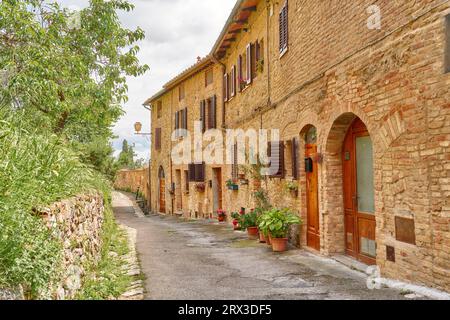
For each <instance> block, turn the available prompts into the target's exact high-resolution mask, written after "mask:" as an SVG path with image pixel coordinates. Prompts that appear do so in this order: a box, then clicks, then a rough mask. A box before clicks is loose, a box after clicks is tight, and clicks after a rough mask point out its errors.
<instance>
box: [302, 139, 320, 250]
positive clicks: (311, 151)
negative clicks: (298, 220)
mask: <svg viewBox="0 0 450 320" xmlns="http://www.w3.org/2000/svg"><path fill="white" fill-rule="evenodd" d="M305 149H306V152H305V158H307V159H308V158H311V159H312V158H314V156H315V155H316V154H317V145H314V144H307V145H306V147H305ZM318 180H319V173H318V165H317V162H316V161H313V166H312V170H309V172H306V200H307V201H306V205H307V220H308V221H307V245H308V247H310V248H313V249H315V250H318V251H319V250H320V223H319V188H318V186H319V183H318Z"/></svg>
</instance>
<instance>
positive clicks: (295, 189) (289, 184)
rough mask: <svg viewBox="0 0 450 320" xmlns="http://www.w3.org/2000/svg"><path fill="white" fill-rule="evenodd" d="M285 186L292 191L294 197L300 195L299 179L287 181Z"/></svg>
mask: <svg viewBox="0 0 450 320" xmlns="http://www.w3.org/2000/svg"><path fill="white" fill-rule="evenodd" d="M285 188H286V190H287V191H288V192H290V193H291V195H292V197H294V198H297V197H298V182H297V181H289V182H287V183H286V185H285Z"/></svg>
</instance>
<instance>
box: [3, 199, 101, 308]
mask: <svg viewBox="0 0 450 320" xmlns="http://www.w3.org/2000/svg"><path fill="white" fill-rule="evenodd" d="M38 211H39V212H38V213H36V214H37V215H39V216H40V217H41V218H42V219H43V220H44V221H45V223H46V224H47V226H48V228H49V229H51V230H52V232H53V233H54V235H55V236H56V237H57V238H58V239H59V240H60V241H61V242H62V244H63V254H62V260H61V265H60V270H61V272H62V275H61V281H60V283H53V284H49V286H48V288H49V290H48V291H47V292H42V294H41V297H40V298H41V299H54V300H66V299H73V298H74V297H75V295H76V294H77V292H78V290H79V289H80V288H81V284H82V280H83V276H84V275H85V267H86V266H87V265H89V264H92V263H97V262H98V260H99V259H100V253H101V252H100V251H101V247H102V240H101V230H102V225H103V220H104V212H105V204H104V200H103V196H102V195H101V194H99V193H96V192H91V193H86V194H83V195H79V196H76V197H73V198H71V199H68V200H63V201H60V202H57V203H54V204H52V205H51V206H49V207H46V208H41V209H39V210H38ZM2 299H3V300H23V299H24V292H23V290H22V288H21V287H20V286H19V287H17V288H14V289H12V290H0V300H2Z"/></svg>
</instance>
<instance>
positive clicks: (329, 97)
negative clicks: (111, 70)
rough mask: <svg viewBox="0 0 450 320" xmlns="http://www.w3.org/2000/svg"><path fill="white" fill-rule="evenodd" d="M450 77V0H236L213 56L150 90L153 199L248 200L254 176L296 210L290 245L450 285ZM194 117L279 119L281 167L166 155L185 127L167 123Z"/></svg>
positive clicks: (246, 203)
mask: <svg viewBox="0 0 450 320" xmlns="http://www.w3.org/2000/svg"><path fill="white" fill-rule="evenodd" d="M209 70H212V76H211V74H208V72H210V71H209ZM208 77H212V80H211V79H210V80H209V82H210V83H211V84H210V85H206V81H207V80H206V79H208ZM449 86H450V3H449V2H448V1H442V0H418V1H381V2H378V3H377V5H373V3H372V2H371V1H367V0H354V1H312V0H289V1H270V0H267V1H258V0H239V1H237V3H236V5H235V7H234V9H233V11H232V13H231V15H230V17H229V19H228V21H227V23H226V25H225V26H224V28H223V31H222V32H221V34H220V36H219V38H218V39H217V42H216V44H215V45H214V47H213V49H212V51H211V54H210V55H209V56H208V57H206V58H204V59H202V60H200V61H198V63H197V64H195V65H194V66H193V67H191V68H190V69H188V70H186V71H184V72H183V73H181V74H180V75H179V76H178V77H176V78H175V79H173V80H172V81H171V82H169V83H168V84H167V85H166V86H165V87H164V89H163V90H162V91H161V92H159V93H158V94H156V95H155V96H153V97H152V98H150V99H149V100H148V101H147V102H146V104H147V105H150V106H151V107H152V128H153V129H152V130H153V133H154V140H153V149H152V168H151V170H152V176H153V177H158V178H157V179H156V178H154V179H153V180H152V182H151V188H152V194H153V197H152V199H153V201H152V209H153V210H154V211H159V212H162V213H167V214H180V215H181V214H182V215H185V216H189V217H210V216H214V214H215V212H216V211H217V210H216V209H219V208H220V209H224V210H226V212H227V213H230V212H234V211H238V210H239V209H240V208H252V207H254V206H255V199H254V192H255V185H256V186H258V185H259V183H261V185H262V189H263V190H265V191H266V192H267V193H268V198H269V199H270V202H271V203H272V204H273V205H274V206H276V207H289V208H290V209H291V210H294V211H296V212H298V214H299V215H300V216H301V217H302V218H303V221H304V224H303V226H302V227H301V228H300V229H301V230H297V232H293V234H292V239H291V240H292V241H293V243H295V244H297V245H298V246H300V247H302V248H305V249H307V250H311V251H312V252H316V253H318V254H323V255H327V256H333V255H348V256H350V257H352V258H354V259H356V260H359V261H362V262H364V263H366V264H369V265H375V264H376V265H378V266H379V267H380V269H381V272H382V275H383V276H385V277H388V278H394V279H401V280H404V281H409V282H414V283H420V284H426V285H428V286H432V287H435V288H438V289H443V290H447V291H449V290H450V90H449ZM212 97H215V98H213V101H212V102H211V98H212ZM203 101H206V102H203ZM205 103H206V104H205ZM211 104H213V105H214V108H213V107H210V105H211ZM185 108H186V110H187V111H182V110H185ZM205 108H206V109H207V110H215V111H214V112H213V113H214V115H215V119H214V121H213V120H211V119H210V117H211V116H210V112H206V113H205V111H204V110H205ZM179 111H181V113H178V112H179ZM184 112H186V114H185V113H184ZM202 115H203V116H202ZM200 119H203V120H205V119H206V120H207V121H206V122H207V124H206V127H207V128H211V127H212V128H218V129H221V130H222V131H225V130H227V129H243V130H248V129H255V130H259V129H268V130H273V129H278V130H279V132H280V138H281V139H280V140H281V143H279V144H278V142H277V147H275V148H273V147H272V149H271V151H272V152H271V161H272V163H279V164H280V166H279V170H278V171H277V172H276V173H274V174H271V175H270V176H266V177H264V178H263V179H262V181H261V182H258V181H253V180H254V179H253V178H252V177H250V176H249V175H248V172H247V174H246V173H245V172H244V171H242V166H238V165H237V164H236V163H235V161H236V159H233V163H232V164H229V163H228V164H224V163H226V162H225V160H224V161H223V163H222V164H218V165H202V164H197V165H195V164H192V165H183V166H176V165H174V163H173V161H172V159H171V155H170V154H171V151H172V148H173V146H174V144H175V143H176V142H177V140H179V139H183V138H182V137H181V138H177V139H174V140H173V139H171V134H172V132H173V131H174V129H175V128H186V127H187V129H188V130H189V131H191V128H193V126H194V121H196V120H200ZM211 123H213V125H211ZM272 145H273V144H271V146H272ZM228 180H231V181H233V182H234V183H236V184H238V185H239V190H226V189H227V188H226V184H225V182H226V181H228ZM247 180H250V181H247ZM189 181H190V182H189ZM292 185H294V186H298V191H297V192H289V191H288V186H292Z"/></svg>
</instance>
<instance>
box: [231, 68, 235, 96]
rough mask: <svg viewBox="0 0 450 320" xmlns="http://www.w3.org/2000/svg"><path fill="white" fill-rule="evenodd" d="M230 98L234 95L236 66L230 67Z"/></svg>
mask: <svg viewBox="0 0 450 320" xmlns="http://www.w3.org/2000/svg"><path fill="white" fill-rule="evenodd" d="M230 90H231V97H234V96H235V95H236V66H232V67H231V85H230Z"/></svg>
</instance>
